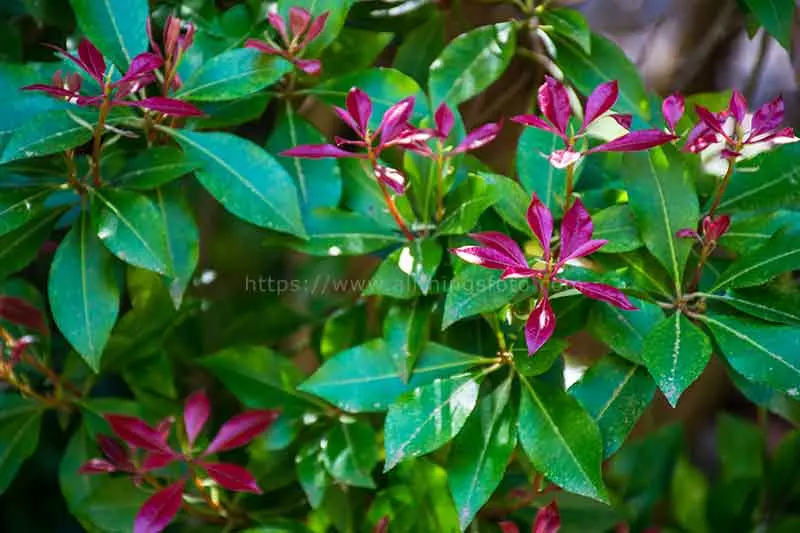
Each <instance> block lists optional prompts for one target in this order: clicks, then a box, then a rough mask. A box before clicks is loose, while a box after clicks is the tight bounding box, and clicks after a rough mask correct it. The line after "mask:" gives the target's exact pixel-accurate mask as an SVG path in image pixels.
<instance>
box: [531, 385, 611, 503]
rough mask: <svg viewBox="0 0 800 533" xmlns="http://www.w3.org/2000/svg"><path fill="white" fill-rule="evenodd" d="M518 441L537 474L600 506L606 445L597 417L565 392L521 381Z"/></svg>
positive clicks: (549, 386) (603, 496)
mask: <svg viewBox="0 0 800 533" xmlns="http://www.w3.org/2000/svg"><path fill="white" fill-rule="evenodd" d="M520 381H521V385H522V386H521V387H520V389H521V395H522V399H521V402H520V407H519V417H518V419H517V429H518V434H519V441H520V444H522V448H523V449H524V450H525V453H526V454H527V455H528V457H529V458H530V460H531V462H532V463H533V466H534V468H536V470H537V471H538V472H541V473H542V474H544V475H545V477H547V479H549V480H550V481H552V482H553V483H555V484H556V485H558V486H560V487H562V488H563V489H564V490H567V491H569V492H574V493H576V494H580V495H581V496H586V497H588V498H592V499H595V500H599V501H603V502H604V501H607V500H608V494H607V492H606V488H605V486H604V484H603V476H602V474H601V472H600V464H601V462H602V452H603V442H602V439H601V437H600V430H599V429H598V427H597V424H596V423H595V422H594V420H592V417H591V416H589V413H587V412H586V411H585V410H584V409H583V408H582V407H581V406H580V404H579V403H578V401H577V400H576V399H575V398H573V397H571V396H569V395H568V394H567V393H566V392H564V391H563V390H561V389H559V388H556V387H554V386H552V385H549V384H546V383H542V382H539V381H535V380H534V379H526V378H522V379H521V380H520Z"/></svg>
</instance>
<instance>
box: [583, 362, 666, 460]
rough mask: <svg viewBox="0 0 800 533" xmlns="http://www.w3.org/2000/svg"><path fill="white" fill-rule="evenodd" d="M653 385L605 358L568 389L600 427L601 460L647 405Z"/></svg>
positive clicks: (642, 373) (635, 368) (635, 369)
mask: <svg viewBox="0 0 800 533" xmlns="http://www.w3.org/2000/svg"><path fill="white" fill-rule="evenodd" d="M655 391H656V385H655V383H653V380H652V379H651V378H650V376H649V375H648V374H647V371H646V370H645V369H644V368H643V367H641V366H639V365H635V364H632V363H629V362H628V361H625V360H624V359H622V358H619V357H617V356H615V355H606V356H605V357H603V358H602V359H600V360H599V361H598V362H597V363H595V364H594V365H592V367H591V368H589V370H587V371H586V373H585V374H584V375H583V377H581V379H580V381H578V382H577V383H575V384H574V385H573V386H572V387H570V389H569V394H571V395H572V396H573V397H575V398H576V399H577V400H578V402H580V404H581V405H582V406H583V408H584V409H586V411H587V412H588V413H589V414H590V415H592V418H594V420H595V422H597V425H598V426H599V427H600V435H601V436H602V437H603V457H609V456H610V455H612V454H613V453H614V452H616V451H617V450H618V449H619V448H620V446H622V443H623V442H625V439H627V438H628V435H629V434H630V432H631V430H633V427H634V426H635V425H636V422H637V421H638V420H639V418H640V417H641V416H642V414H643V413H644V412H645V410H646V409H647V406H648V405H650V401H651V400H652V399H653V394H654V393H655Z"/></svg>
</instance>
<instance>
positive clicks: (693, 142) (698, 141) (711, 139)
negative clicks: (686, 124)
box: [683, 122, 717, 154]
mask: <svg viewBox="0 0 800 533" xmlns="http://www.w3.org/2000/svg"><path fill="white" fill-rule="evenodd" d="M715 142H717V133H715V132H714V131H712V130H711V129H710V128H709V127H708V126H706V125H705V123H704V122H700V123H699V124H697V125H695V127H694V128H692V130H691V131H690V132H689V135H688V136H687V137H686V144H684V146H683V149H684V151H687V152H691V153H693V154H697V153H700V152H702V151H703V150H705V149H706V148H708V147H709V146H711V145H712V144H714V143H715Z"/></svg>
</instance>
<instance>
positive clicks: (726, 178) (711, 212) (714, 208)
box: [708, 160, 735, 217]
mask: <svg viewBox="0 0 800 533" xmlns="http://www.w3.org/2000/svg"><path fill="white" fill-rule="evenodd" d="M734 167H735V163H734V162H733V160H729V161H728V170H727V171H726V172H725V176H724V177H723V178H722V181H721V182H720V184H719V187H718V188H717V192H716V193H715V196H714V203H713V204H711V209H709V211H708V216H710V217H711V216H714V213H715V212H716V211H717V208H718V207H719V203H720V202H721V201H722V196H723V195H724V194H725V189H727V188H728V182H729V181H730V179H731V176H732V175H733V169H734Z"/></svg>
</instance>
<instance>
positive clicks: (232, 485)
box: [200, 463, 261, 494]
mask: <svg viewBox="0 0 800 533" xmlns="http://www.w3.org/2000/svg"><path fill="white" fill-rule="evenodd" d="M200 464H201V466H202V467H203V468H205V469H206V472H208V475H209V476H210V477H211V479H213V480H214V481H216V482H217V483H219V484H220V486H222V487H224V488H226V489H228V490H232V491H235V492H252V493H253V494H261V489H260V488H259V487H258V484H257V483H256V478H254V477H253V474H251V473H250V472H249V471H248V470H247V469H246V468H243V467H241V466H239V465H232V464H227V463H200Z"/></svg>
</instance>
